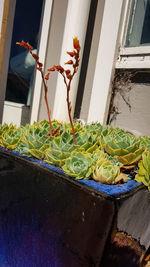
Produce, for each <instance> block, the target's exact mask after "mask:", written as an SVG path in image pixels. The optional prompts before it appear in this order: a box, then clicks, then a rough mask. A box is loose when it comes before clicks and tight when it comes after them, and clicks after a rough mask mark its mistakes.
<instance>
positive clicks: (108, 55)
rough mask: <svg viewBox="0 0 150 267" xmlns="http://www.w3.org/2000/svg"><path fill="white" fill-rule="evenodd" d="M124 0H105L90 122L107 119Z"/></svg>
mask: <svg viewBox="0 0 150 267" xmlns="http://www.w3.org/2000/svg"><path fill="white" fill-rule="evenodd" d="M122 5H123V0H115V1H114V0H105V7H104V15H103V22H102V29H101V36H100V41H99V47H98V54H97V62H96V68H95V76H94V81H93V89H92V94H91V101H90V107H89V114H88V122H92V121H99V122H101V123H103V122H104V120H105V111H106V109H107V103H108V96H109V88H110V83H111V76H112V71H113V67H114V63H115V62H114V60H115V55H116V44H117V38H118V31H119V24H120V18H121V11H122Z"/></svg>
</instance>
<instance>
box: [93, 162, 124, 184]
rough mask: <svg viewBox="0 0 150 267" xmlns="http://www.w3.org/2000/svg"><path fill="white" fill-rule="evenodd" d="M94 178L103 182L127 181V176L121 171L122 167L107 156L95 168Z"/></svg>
mask: <svg viewBox="0 0 150 267" xmlns="http://www.w3.org/2000/svg"><path fill="white" fill-rule="evenodd" d="M93 179H94V180H95V181H96V182H100V183H103V184H116V183H118V182H120V181H123V182H126V181H127V176H126V175H125V174H123V173H120V167H119V166H117V165H115V164H113V163H112V162H110V161H109V160H107V159H105V158H101V159H100V160H99V161H98V162H97V164H96V165H95V168H94V169H93Z"/></svg>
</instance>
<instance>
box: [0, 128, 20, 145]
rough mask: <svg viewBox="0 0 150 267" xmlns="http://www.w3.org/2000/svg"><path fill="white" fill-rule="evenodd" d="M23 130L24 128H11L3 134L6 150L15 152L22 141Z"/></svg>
mask: <svg viewBox="0 0 150 267" xmlns="http://www.w3.org/2000/svg"><path fill="white" fill-rule="evenodd" d="M22 133H23V130H22V128H18V129H16V128H13V127H10V128H9V129H8V130H7V131H4V133H3V134H2V144H3V146H4V147H5V148H7V149H10V150H13V149H15V147H16V146H17V145H18V143H19V142H20V140H21V137H22Z"/></svg>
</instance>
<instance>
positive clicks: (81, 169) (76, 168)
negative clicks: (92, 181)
mask: <svg viewBox="0 0 150 267" xmlns="http://www.w3.org/2000/svg"><path fill="white" fill-rule="evenodd" d="M62 169H63V170H64V172H65V173H66V174H68V175H69V176H71V177H75V178H76V179H89V178H90V176H91V174H92V158H91V156H90V154H89V153H87V152H77V151H73V152H72V153H71V156H70V157H69V158H68V159H67V160H66V161H65V164H64V165H63V167H62Z"/></svg>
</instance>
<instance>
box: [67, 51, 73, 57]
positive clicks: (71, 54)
mask: <svg viewBox="0 0 150 267" xmlns="http://www.w3.org/2000/svg"><path fill="white" fill-rule="evenodd" d="M67 54H68V55H69V56H71V57H74V56H75V53H74V52H67Z"/></svg>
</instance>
